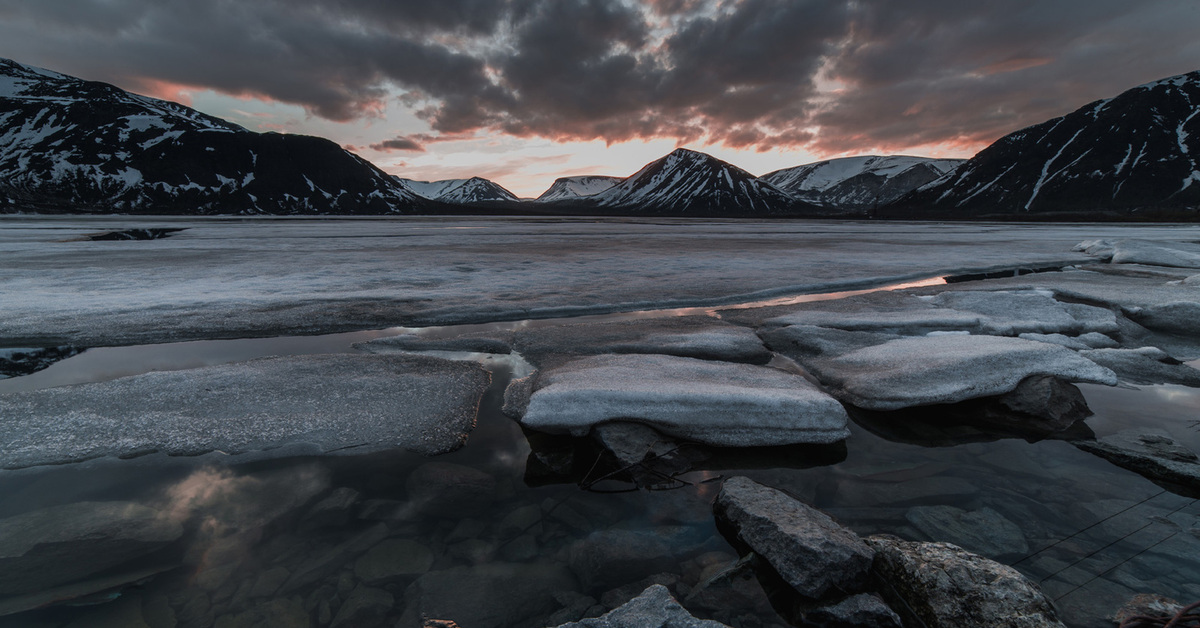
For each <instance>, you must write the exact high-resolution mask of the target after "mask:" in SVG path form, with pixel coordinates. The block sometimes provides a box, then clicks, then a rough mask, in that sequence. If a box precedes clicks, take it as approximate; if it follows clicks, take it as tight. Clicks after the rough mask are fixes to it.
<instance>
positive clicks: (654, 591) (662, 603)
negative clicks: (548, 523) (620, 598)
mask: <svg viewBox="0 0 1200 628" xmlns="http://www.w3.org/2000/svg"><path fill="white" fill-rule="evenodd" d="M558 628H728V627H726V626H725V624H722V623H721V622H717V621H713V620H711V619H697V618H695V617H693V616H692V614H691V613H689V612H687V609H685V608H683V606H681V605H680V604H679V602H677V601H675V598H674V597H671V592H670V591H668V590H667V588H666V587H664V586H663V585H661V584H655V585H652V586H650V587H648V588H647V589H646V590H645V591H642V593H641V595H639V596H637V597H635V598H633V599H632V600H629V601H628V602H626V603H625V604H623V605H621V606H619V607H617V608H614V609H613V610H611V611H609V612H607V613H605V614H604V615H601V616H600V617H588V618H586V619H581V620H579V621H574V622H570V623H567V624H562V625H560V626H558Z"/></svg>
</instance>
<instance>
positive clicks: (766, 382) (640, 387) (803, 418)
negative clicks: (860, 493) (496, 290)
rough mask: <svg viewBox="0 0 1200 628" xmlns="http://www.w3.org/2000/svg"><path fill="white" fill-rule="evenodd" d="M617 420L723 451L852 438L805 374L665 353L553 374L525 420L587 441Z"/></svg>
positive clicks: (594, 361) (589, 363)
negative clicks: (590, 434) (605, 424)
mask: <svg viewBox="0 0 1200 628" xmlns="http://www.w3.org/2000/svg"><path fill="white" fill-rule="evenodd" d="M618 419H620V420H632V421H637V422H642V423H646V424H648V425H651V426H652V427H654V428H655V429H657V430H659V431H661V432H663V433H665V434H668V435H670V436H675V437H677V438H682V439H687V440H693V441H697V442H701V443H705V444H709V445H718V446H737V447H747V446H759V445H787V444H795V443H833V442H836V441H839V440H843V439H845V438H846V437H847V436H849V434H850V433H849V431H848V430H847V429H846V422H847V416H846V411H845V409H843V408H842V406H841V404H839V403H838V402H837V400H835V399H834V398H833V397H830V396H829V395H827V394H825V393H824V392H822V391H821V390H819V389H818V388H817V387H816V386H814V385H812V384H810V383H809V382H808V381H807V380H805V379H804V378H802V377H800V376H799V375H795V374H792V373H786V372H783V371H779V370H775V369H772V368H768V367H762V366H752V365H748V364H733V363H726V362H712V361H706V360H696V359H693V358H682V357H675V356H664V355H602V356H592V357H586V358H580V359H578V360H575V361H572V362H569V363H567V364H565V365H563V366H560V367H557V368H553V369H549V370H547V371H545V372H543V373H541V374H540V375H539V376H538V379H537V384H536V390H535V391H534V393H533V397H532V398H531V400H530V402H529V408H528V410H527V411H526V412H525V415H524V417H522V419H521V422H522V423H523V424H524V425H525V426H527V427H531V428H534V429H538V430H543V431H547V432H557V433H569V434H573V435H576V436H583V435H586V434H587V433H588V432H589V431H590V430H591V428H592V427H593V426H594V425H596V424H599V423H603V422H605V421H611V420H618Z"/></svg>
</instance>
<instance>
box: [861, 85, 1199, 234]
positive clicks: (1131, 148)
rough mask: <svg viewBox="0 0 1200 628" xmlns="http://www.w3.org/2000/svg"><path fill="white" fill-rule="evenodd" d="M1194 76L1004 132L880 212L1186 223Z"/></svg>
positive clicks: (1194, 183) (1191, 206)
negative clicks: (1177, 220)
mask: <svg viewBox="0 0 1200 628" xmlns="http://www.w3.org/2000/svg"><path fill="white" fill-rule="evenodd" d="M1198 114H1200V71H1197V72H1191V73H1189V74H1182V75H1179V76H1175V77H1172V78H1168V79H1163V80H1161V81H1155V82H1153V83H1147V84H1145V85H1141V86H1138V87H1135V88H1133V89H1130V90H1128V91H1126V92H1124V93H1122V94H1121V95H1119V96H1117V97H1116V98H1111V99H1108V100H1100V101H1096V102H1094V103H1091V104H1089V105H1086V106H1084V107H1082V108H1080V109H1079V110H1077V111H1075V112H1074V113H1071V114H1069V115H1066V116H1063V117H1061V118H1055V119H1053V120H1050V121H1048V122H1044V123H1042V124H1039V125H1036V126H1031V127H1029V128H1026V129H1022V130H1020V131H1017V132H1016V133H1012V134H1010V135H1007V136H1005V137H1003V138H1001V139H999V140H997V141H996V142H995V143H994V144H992V145H991V146H989V147H987V148H986V149H984V150H983V151H981V152H980V153H979V154H978V155H976V156H975V157H974V158H973V159H971V160H969V161H968V162H966V163H965V164H963V165H962V166H960V167H959V168H958V169H957V170H955V171H954V172H953V173H951V174H948V175H946V176H945V177H944V178H942V179H939V180H937V181H934V182H932V183H930V184H928V185H926V186H924V187H922V188H919V189H918V190H916V191H914V192H913V193H912V194H910V195H908V196H906V197H904V198H902V199H900V200H899V201H897V202H896V203H894V204H893V205H892V206H890V207H887V208H884V209H883V210H881V211H880V212H879V215H880V216H881V217H888V216H895V217H907V216H917V215H922V214H936V215H943V216H962V217H971V216H979V215H985V214H1008V215H1013V214H1015V215H1026V216H1028V215H1035V214H1040V215H1047V214H1059V213H1063V214H1073V215H1076V216H1078V215H1080V214H1086V215H1088V216H1095V217H1104V216H1109V217H1120V216H1128V215H1131V214H1132V215H1133V216H1135V217H1136V216H1139V215H1140V216H1147V217H1180V218H1182V217H1189V216H1191V217H1194V216H1195V214H1196V212H1197V211H1198V210H1200V115H1198Z"/></svg>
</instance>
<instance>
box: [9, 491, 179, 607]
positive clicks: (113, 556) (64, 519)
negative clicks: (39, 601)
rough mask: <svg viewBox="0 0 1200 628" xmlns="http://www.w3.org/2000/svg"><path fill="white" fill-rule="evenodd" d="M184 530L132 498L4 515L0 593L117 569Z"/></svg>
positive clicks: (19, 591)
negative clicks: (5, 517) (9, 515)
mask: <svg viewBox="0 0 1200 628" xmlns="http://www.w3.org/2000/svg"><path fill="white" fill-rule="evenodd" d="M182 535H183V528H182V527H181V526H180V524H179V523H178V522H177V521H175V520H174V519H172V518H171V517H169V516H167V515H165V514H164V513H162V512H159V511H157V510H155V509H153V508H148V507H146V506H142V505H139V504H135V503H132V502H78V503H74V504H66V505H63V506H52V507H50V508H45V509H42V510H35V511H32V512H27V513H23V514H20V515H16V516H13V517H9V518H7V519H3V520H0V598H9V597H15V596H18V595H20V594H24V593H32V592H37V591H41V590H44V589H50V588H53V587H56V586H59V585H62V584H66V583H69V582H72V581H75V580H81V579H84V578H86V577H87V576H90V575H92V574H96V573H99V572H101V571H106V570H110V569H113V568H115V567H118V566H120V565H122V564H125V563H129V562H131V561H134V560H136V559H138V558H141V557H144V556H146V555H147V554H150V553H152V552H154V551H155V550H159V549H162V548H164V547H166V546H167V545H168V544H170V543H172V542H174V541H176V540H177V539H179V538H180V537H181V536H182ZM139 567H141V565H139ZM110 586H112V585H111V584H110ZM87 592H88V591H84V592H83V593H87Z"/></svg>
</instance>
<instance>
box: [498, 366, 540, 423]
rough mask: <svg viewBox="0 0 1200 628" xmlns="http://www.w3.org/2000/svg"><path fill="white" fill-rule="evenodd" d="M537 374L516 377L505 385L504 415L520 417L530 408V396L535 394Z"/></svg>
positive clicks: (501, 409)
mask: <svg viewBox="0 0 1200 628" xmlns="http://www.w3.org/2000/svg"><path fill="white" fill-rule="evenodd" d="M536 377H537V376H536V375H528V376H526V377H519V378H515V379H513V380H512V381H510V382H508V386H505V387H504V405H503V406H502V407H501V408H500V411H501V412H502V413H504V416H506V417H511V418H514V419H519V418H521V417H523V416H525V412H526V411H527V410H529V397H530V395H532V394H533V382H534V380H535V379H536Z"/></svg>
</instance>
